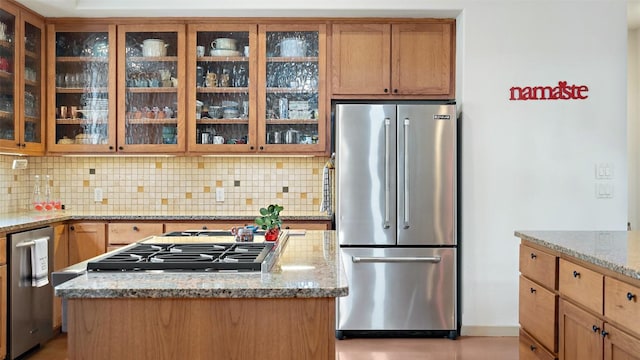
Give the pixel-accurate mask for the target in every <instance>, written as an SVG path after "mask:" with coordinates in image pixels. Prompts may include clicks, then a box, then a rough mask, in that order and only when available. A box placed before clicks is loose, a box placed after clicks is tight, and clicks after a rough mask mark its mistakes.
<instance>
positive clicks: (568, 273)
mask: <svg viewBox="0 0 640 360" xmlns="http://www.w3.org/2000/svg"><path fill="white" fill-rule="evenodd" d="M558 277H559V279H558V281H559V288H560V294H562V295H563V296H566V297H568V298H570V299H572V300H574V301H576V302H578V303H579V304H581V305H583V306H585V307H587V308H588V309H590V310H592V311H594V312H596V313H597V314H599V315H602V295H603V287H604V285H603V283H604V279H603V278H604V276H603V275H602V274H598V273H597V272H595V271H591V270H589V269H587V268H584V267H582V266H580V265H576V264H574V263H572V262H571V261H567V260H564V259H560V272H559V274H558Z"/></svg>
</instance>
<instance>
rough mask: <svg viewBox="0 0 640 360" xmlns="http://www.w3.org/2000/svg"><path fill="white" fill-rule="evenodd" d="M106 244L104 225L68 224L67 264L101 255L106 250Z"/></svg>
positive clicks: (88, 223) (99, 223) (91, 223)
mask: <svg viewBox="0 0 640 360" xmlns="http://www.w3.org/2000/svg"><path fill="white" fill-rule="evenodd" d="M106 242H107V239H106V224H105V223H103V222H97V223H93V222H78V223H71V224H69V264H70V265H73V264H76V263H79V262H81V261H84V260H87V259H90V258H92V257H94V256H98V255H100V254H103V253H104V252H105V250H106V248H107V244H106Z"/></svg>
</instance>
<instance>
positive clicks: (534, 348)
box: [529, 345, 538, 352]
mask: <svg viewBox="0 0 640 360" xmlns="http://www.w3.org/2000/svg"><path fill="white" fill-rule="evenodd" d="M529 349H531V351H534V352H535V351H536V349H538V348H537V347H536V346H535V345H530V346H529Z"/></svg>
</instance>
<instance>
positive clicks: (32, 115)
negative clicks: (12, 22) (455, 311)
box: [20, 14, 45, 153]
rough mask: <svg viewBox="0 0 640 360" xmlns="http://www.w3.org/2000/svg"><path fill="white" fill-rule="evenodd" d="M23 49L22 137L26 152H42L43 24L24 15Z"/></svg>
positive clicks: (39, 20) (43, 133) (43, 135)
mask: <svg viewBox="0 0 640 360" xmlns="http://www.w3.org/2000/svg"><path fill="white" fill-rule="evenodd" d="M22 20H23V22H22V23H23V26H24V27H23V32H24V36H23V38H24V47H23V51H22V55H21V56H22V62H21V63H22V64H23V65H24V69H23V70H22V71H23V81H22V85H23V86H24V88H23V89H22V90H21V91H20V93H21V94H24V96H22V97H20V100H21V101H22V104H21V106H20V108H21V109H22V115H23V119H24V121H23V122H22V131H21V132H22V137H23V144H24V147H25V150H26V152H27V153H43V152H44V137H45V132H44V131H45V125H44V119H45V117H44V102H45V101H44V86H43V81H42V80H43V76H44V75H43V73H42V71H43V70H44V39H43V36H44V21H43V20H41V19H37V18H35V17H33V16H31V15H29V16H28V15H27V14H24V15H23V19H22Z"/></svg>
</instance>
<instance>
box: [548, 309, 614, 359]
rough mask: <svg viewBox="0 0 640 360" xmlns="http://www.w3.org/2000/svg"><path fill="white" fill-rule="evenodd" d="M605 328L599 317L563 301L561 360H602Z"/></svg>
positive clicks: (561, 311) (561, 310)
mask: <svg viewBox="0 0 640 360" xmlns="http://www.w3.org/2000/svg"><path fill="white" fill-rule="evenodd" d="M603 326H604V323H603V321H602V320H600V319H599V318H598V317H596V316H594V315H592V314H590V313H588V312H586V311H584V310H582V309H580V308H578V307H577V306H575V305H573V304H571V303H569V302H567V301H565V300H562V301H561V302H560V336H559V337H560V352H559V354H558V356H559V358H560V360H601V359H602V351H603V342H602V335H601V331H602V328H603Z"/></svg>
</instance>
